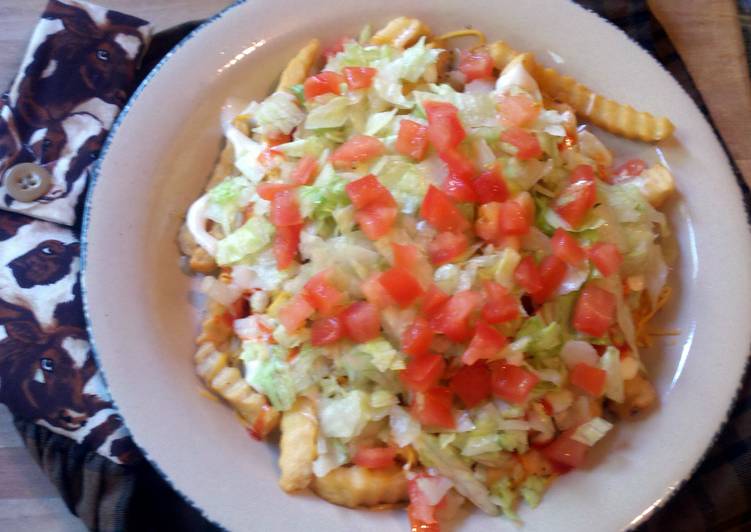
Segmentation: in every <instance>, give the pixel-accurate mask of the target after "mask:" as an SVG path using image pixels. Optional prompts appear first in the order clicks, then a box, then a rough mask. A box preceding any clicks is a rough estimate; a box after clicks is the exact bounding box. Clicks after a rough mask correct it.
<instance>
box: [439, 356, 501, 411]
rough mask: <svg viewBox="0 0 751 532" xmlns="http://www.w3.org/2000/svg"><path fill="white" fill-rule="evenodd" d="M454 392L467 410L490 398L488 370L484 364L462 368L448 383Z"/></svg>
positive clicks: (478, 363) (477, 363) (479, 363)
mask: <svg viewBox="0 0 751 532" xmlns="http://www.w3.org/2000/svg"><path fill="white" fill-rule="evenodd" d="M449 389H450V390H451V391H452V392H454V393H455V394H456V395H457V396H458V397H459V399H461V401H462V402H463V403H464V406H466V407H467V408H472V407H475V406H477V405H479V404H480V403H482V402H483V401H485V400H486V399H488V398H489V397H490V393H491V384H490V370H489V369H488V366H487V365H485V363H484V362H476V363H474V364H472V365H471V366H462V367H461V368H459V370H458V371H457V372H456V373H454V375H453V376H452V377H451V380H450V381H449Z"/></svg>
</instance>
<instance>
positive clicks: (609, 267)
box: [588, 242, 623, 277]
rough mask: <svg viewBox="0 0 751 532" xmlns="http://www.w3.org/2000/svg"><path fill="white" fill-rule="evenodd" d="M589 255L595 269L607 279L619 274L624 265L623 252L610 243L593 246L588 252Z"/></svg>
mask: <svg viewBox="0 0 751 532" xmlns="http://www.w3.org/2000/svg"><path fill="white" fill-rule="evenodd" d="M588 255H589V258H590V260H591V261H592V264H594V265H595V268H597V269H598V270H599V271H600V273H601V274H602V275H603V276H605V277H609V276H611V275H613V274H614V273H617V272H618V269H619V268H620V267H621V264H622V263H623V257H622V256H621V252H620V251H618V248H617V247H616V245H615V244H611V243H610V242H598V243H597V244H593V245H592V246H591V247H590V248H589V250H588Z"/></svg>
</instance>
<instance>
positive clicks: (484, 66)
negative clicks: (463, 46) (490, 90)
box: [459, 48, 493, 82]
mask: <svg viewBox="0 0 751 532" xmlns="http://www.w3.org/2000/svg"><path fill="white" fill-rule="evenodd" d="M459 72H461V73H462V74H464V78H465V79H466V80H467V82H470V81H472V80H475V79H488V78H492V77H493V58H492V57H490V54H489V53H488V51H487V50H485V49H482V48H480V49H478V50H462V51H461V54H460V55H459Z"/></svg>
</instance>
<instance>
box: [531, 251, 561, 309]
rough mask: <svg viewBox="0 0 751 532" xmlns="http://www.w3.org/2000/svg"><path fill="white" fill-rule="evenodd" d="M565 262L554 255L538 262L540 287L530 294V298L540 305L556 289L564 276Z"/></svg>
mask: <svg viewBox="0 0 751 532" xmlns="http://www.w3.org/2000/svg"><path fill="white" fill-rule="evenodd" d="M566 269H567V267H566V263H565V262H563V261H562V260H561V259H559V258H558V257H556V256H555V255H550V256H548V257H545V258H544V259H543V261H542V262H541V263H540V279H542V288H541V289H540V290H538V291H537V292H534V293H533V294H532V300H533V301H534V302H535V303H536V304H537V305H541V304H543V303H544V302H545V301H547V300H548V299H550V297H551V296H552V295H553V294H554V293H555V291H556V290H558V287H559V286H561V283H562V282H563V278H564V277H566Z"/></svg>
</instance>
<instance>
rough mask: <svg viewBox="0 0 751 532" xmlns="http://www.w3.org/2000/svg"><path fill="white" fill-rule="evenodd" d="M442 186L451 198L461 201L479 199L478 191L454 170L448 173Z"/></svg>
mask: <svg viewBox="0 0 751 532" xmlns="http://www.w3.org/2000/svg"><path fill="white" fill-rule="evenodd" d="M442 188H443V191H444V192H445V193H446V194H448V195H449V196H450V197H451V199H453V200H454V201H458V202H459V203H470V202H472V203H474V202H476V201H477V193H476V192H475V189H474V188H472V185H471V184H470V183H469V182H468V181H465V180H464V179H461V178H460V177H458V176H457V175H456V174H454V173H452V172H449V173H448V175H446V179H444V181H443V187H442Z"/></svg>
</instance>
